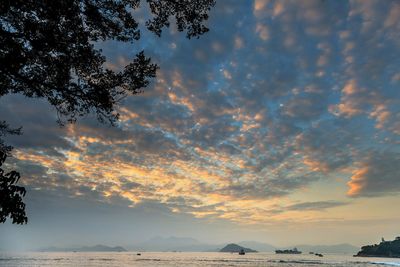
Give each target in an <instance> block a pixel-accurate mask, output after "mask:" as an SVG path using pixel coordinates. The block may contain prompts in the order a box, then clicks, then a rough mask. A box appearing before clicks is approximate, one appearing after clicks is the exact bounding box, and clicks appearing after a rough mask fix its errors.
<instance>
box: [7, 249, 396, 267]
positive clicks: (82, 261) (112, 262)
mask: <svg viewBox="0 0 400 267" xmlns="http://www.w3.org/2000/svg"><path fill="white" fill-rule="evenodd" d="M0 266H7V267H23V266H31V267H32V266H54V267H59V266H88V267H91V266H93V267H94V266H103V267H119V266H120V267H123V266H134V267H150V266H166V267H169V266H171V267H172V266H188V267H194V266H199V267H200V266H249V267H250V266H268V267H285V266H303V267H309V266H324V267H369V266H371V267H372V266H375V267H378V266H400V259H397V260H394V259H386V258H367V259H366V258H353V257H351V256H350V255H326V256H325V258H322V259H320V258H315V256H314V255H275V254H271V253H252V254H250V253H249V254H246V255H244V256H241V255H238V254H236V253H234V254H231V253H218V252H146V253H143V254H142V255H141V256H137V255H136V253H132V252H121V253H113V252H109V253H104V252H102V253H95V252H91V253H80V252H78V253H72V252H71V253H19V254H2V255H1V260H0Z"/></svg>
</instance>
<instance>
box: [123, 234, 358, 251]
mask: <svg viewBox="0 0 400 267" xmlns="http://www.w3.org/2000/svg"><path fill="white" fill-rule="evenodd" d="M229 243H235V244H238V245H239V246H242V247H247V248H252V249H254V250H257V251H260V252H274V251H275V250H276V249H279V248H281V247H277V246H274V245H271V244H268V243H264V242H258V241H250V240H248V241H240V242H226V243H221V244H209V243H203V242H200V241H198V240H197V239H194V238H191V237H175V236H171V237H160V236H156V237H154V238H151V239H149V240H147V241H145V242H141V243H138V244H136V245H134V246H129V249H132V250H140V251H183V252H185V251H186V252H218V251H220V249H222V248H223V247H225V246H226V245H227V244H229ZM293 247H297V248H298V249H299V250H301V251H303V252H310V251H313V252H320V253H341V254H343V253H349V254H351V253H355V252H357V251H358V250H359V248H358V247H356V246H353V245H350V244H335V245H297V246H292V247H291V248H293ZM285 248H287V247H285Z"/></svg>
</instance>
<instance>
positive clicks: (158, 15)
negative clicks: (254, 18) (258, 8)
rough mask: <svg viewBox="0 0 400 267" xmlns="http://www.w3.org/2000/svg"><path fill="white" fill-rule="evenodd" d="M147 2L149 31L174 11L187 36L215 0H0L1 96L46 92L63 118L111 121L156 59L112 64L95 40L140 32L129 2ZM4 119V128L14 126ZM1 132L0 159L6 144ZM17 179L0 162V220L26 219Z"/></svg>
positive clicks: (132, 37) (197, 29) (199, 30)
mask: <svg viewBox="0 0 400 267" xmlns="http://www.w3.org/2000/svg"><path fill="white" fill-rule="evenodd" d="M146 3H147V5H148V7H149V13H150V19H148V20H147V21H146V22H145V25H144V26H146V27H147V29H148V30H149V31H151V32H153V33H155V34H156V35H158V36H160V35H161V33H162V30H163V28H164V27H169V26H170V20H171V18H172V17H173V18H174V20H175V21H176V25H177V29H178V31H180V32H182V31H184V32H186V37H187V38H189V39H190V38H193V37H195V38H198V37H199V36H200V35H202V34H203V33H205V32H207V31H208V28H207V27H206V26H205V25H204V24H203V23H204V21H206V20H207V19H208V12H209V10H210V9H211V7H213V6H214V5H215V0H146V1H140V0H57V1H54V0H4V1H1V2H0V22H1V28H0V97H1V96H4V95H6V94H9V93H20V94H23V95H25V96H27V97H33V98H45V99H47V101H48V102H49V103H50V104H51V105H52V106H54V107H55V108H56V110H57V114H58V118H59V121H58V122H59V123H60V124H63V123H65V121H69V122H74V121H75V120H76V119H77V118H78V117H80V116H84V115H86V114H88V113H95V114H96V115H97V118H98V120H99V121H101V122H110V123H111V124H113V123H114V122H116V121H117V120H118V113H117V111H116V104H117V103H118V101H119V100H120V99H121V98H123V97H124V96H126V95H127V94H138V93H140V92H142V91H143V88H145V87H146V86H147V85H148V84H149V82H150V80H151V79H152V78H154V77H155V76H156V71H157V68H158V66H157V65H156V64H154V63H152V62H151V59H150V58H149V57H146V56H145V54H144V52H143V51H141V52H139V53H138V54H137V55H136V56H135V58H133V60H132V61H131V62H130V63H129V64H127V65H126V66H124V68H123V69H122V70H119V71H115V70H112V69H109V68H107V67H106V64H104V63H106V61H107V59H106V57H105V55H104V54H102V51H101V49H100V48H96V45H95V44H96V42H101V41H107V40H114V41H116V42H131V43H133V42H135V41H137V40H139V39H140V34H141V32H140V29H139V23H138V21H139V20H138V19H135V18H134V10H136V9H138V8H140V7H141V6H144V5H146ZM2 123H3V124H0V130H1V131H2V132H1V133H7V134H16V133H18V132H13V130H10V129H9V128H8V126H7V124H5V122H2ZM1 127H3V128H1ZM16 131H18V129H17V130H16ZM2 136H3V135H1V134H0V148H1V149H0V153H1V161H0V162H1V164H0V166H1V165H2V164H3V163H4V161H5V159H6V157H7V153H8V152H9V151H10V150H11V147H10V146H7V145H6V144H4V141H3V139H2ZM18 179H19V173H17V172H15V171H13V172H10V173H7V174H4V172H3V170H1V177H0V185H1V190H2V191H0V193H1V196H2V197H1V198H0V201H1V202H0V207H1V210H0V212H1V213H0V222H4V220H5V219H3V218H5V217H7V216H8V215H10V216H11V218H12V219H13V222H15V223H23V222H26V219H24V218H26V217H24V216H25V214H24V213H22V211H23V210H24V205H23V203H22V198H21V196H23V195H24V194H25V190H24V189H23V188H22V187H18V186H16V185H15V183H16V182H17V181H18ZM3 196H4V197H3ZM11 199H12V201H11V202H10V200H11ZM10 203H12V204H10ZM22 214H23V215H22Z"/></svg>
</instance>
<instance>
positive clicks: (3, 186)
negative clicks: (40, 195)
mask: <svg viewBox="0 0 400 267" xmlns="http://www.w3.org/2000/svg"><path fill="white" fill-rule="evenodd" d="M10 134H11V135H19V134H21V128H17V129H12V128H10V126H9V125H8V124H7V123H6V122H5V121H0V223H4V222H5V221H6V219H7V217H9V218H11V220H12V223H17V224H24V223H27V222H28V218H27V217H26V214H25V204H24V203H23V202H22V197H23V196H25V193H26V191H25V188H24V187H22V186H17V185H16V184H17V182H18V180H19V178H20V174H19V173H18V172H16V171H10V172H8V173H6V172H5V171H4V170H3V168H2V166H3V164H4V162H5V160H6V159H7V155H8V154H9V153H10V152H11V150H12V147H11V146H8V145H5V144H4V141H3V137H4V136H6V135H10Z"/></svg>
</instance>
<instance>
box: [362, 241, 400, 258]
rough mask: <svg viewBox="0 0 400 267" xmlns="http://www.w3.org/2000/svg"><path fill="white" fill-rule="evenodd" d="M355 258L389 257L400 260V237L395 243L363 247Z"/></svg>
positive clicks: (388, 242)
mask: <svg viewBox="0 0 400 267" xmlns="http://www.w3.org/2000/svg"><path fill="white" fill-rule="evenodd" d="M354 257H387V258H400V236H398V237H396V239H395V240H393V241H385V240H384V239H383V238H382V241H381V242H380V243H379V244H375V245H368V246H363V247H361V250H360V251H359V252H358V253H357V254H356V255H354Z"/></svg>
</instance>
